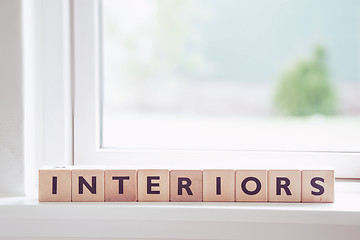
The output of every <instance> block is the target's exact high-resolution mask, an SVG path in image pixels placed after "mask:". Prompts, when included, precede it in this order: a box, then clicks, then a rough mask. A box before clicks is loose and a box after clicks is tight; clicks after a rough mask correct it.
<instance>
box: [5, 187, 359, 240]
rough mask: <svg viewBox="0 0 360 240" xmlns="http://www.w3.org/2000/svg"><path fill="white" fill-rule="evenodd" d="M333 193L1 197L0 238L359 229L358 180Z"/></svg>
mask: <svg viewBox="0 0 360 240" xmlns="http://www.w3.org/2000/svg"><path fill="white" fill-rule="evenodd" d="M335 192H336V194H335V203H316V204H315V203H240V202H235V203H234V202H231V203H209V202H207V203H205V202H202V203H175V202H166V203H144V202H141V203H140V202H137V203H39V202H38V201H37V199H28V198H24V197H2V198H0V238H1V237H47V238H49V237H64V238H66V237H81V238H89V237H94V238H96V237H98V238H137V239H140V238H157V239H231V238H237V237H236V236H237V235H236V234H239V232H238V231H237V230H238V229H239V228H241V225H242V224H245V225H246V226H248V224H260V225H261V226H263V224H267V225H269V224H270V225H269V226H272V225H271V224H295V225H299V226H300V225H303V226H305V225H312V226H313V225H317V226H320V225H322V226H329V227H331V228H334V227H335V228H336V226H347V227H354V228H353V229H355V230H354V231H358V232H360V182H336V191H335ZM214 226H220V229H223V230H224V227H225V228H226V229H227V231H226V232H224V231H221V230H219V229H217V228H215V227H214ZM357 229H359V230H357ZM238 236H240V235H238Z"/></svg>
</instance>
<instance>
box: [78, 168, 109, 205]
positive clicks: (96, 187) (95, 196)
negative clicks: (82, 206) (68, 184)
mask: <svg viewBox="0 0 360 240" xmlns="http://www.w3.org/2000/svg"><path fill="white" fill-rule="evenodd" d="M72 201H73V202H103V201H104V170H92V169H91V170H90V169H89V170H72Z"/></svg>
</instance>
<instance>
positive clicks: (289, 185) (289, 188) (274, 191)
mask: <svg viewBox="0 0 360 240" xmlns="http://www.w3.org/2000/svg"><path fill="white" fill-rule="evenodd" d="M268 189H269V192H268V199H269V202H301V171H300V170H269V172H268Z"/></svg>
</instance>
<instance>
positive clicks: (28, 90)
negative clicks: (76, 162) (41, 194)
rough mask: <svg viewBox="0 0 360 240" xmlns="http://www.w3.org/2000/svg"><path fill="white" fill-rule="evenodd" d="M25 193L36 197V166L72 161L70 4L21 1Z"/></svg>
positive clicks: (54, 1)
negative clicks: (23, 69) (23, 70)
mask: <svg viewBox="0 0 360 240" xmlns="http://www.w3.org/2000/svg"><path fill="white" fill-rule="evenodd" d="M22 4H23V7H22V14H23V22H22V24H23V35H24V37H23V46H24V60H23V61H24V66H25V73H26V74H25V75H24V82H25V84H24V85H25V87H24V96H25V103H24V104H25V193H26V195H28V196H29V195H30V196H33V195H36V190H37V185H38V180H37V179H38V176H37V173H38V169H39V167H41V166H43V165H52V166H64V165H72V159H73V158H72V153H73V150H72V146H73V145H72V139H73V136H72V126H73V124H72V106H71V78H70V66H71V65H70V18H69V16H70V9H69V6H70V3H69V1H57V0H29V1H23V3H22Z"/></svg>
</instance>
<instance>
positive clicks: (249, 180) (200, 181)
mask: <svg viewBox="0 0 360 240" xmlns="http://www.w3.org/2000/svg"><path fill="white" fill-rule="evenodd" d="M39 201H40V202H71V201H72V202H104V201H105V202H135V201H139V202H168V201H171V202H202V201H203V202H234V201H237V202H334V171H332V170H303V171H300V170H236V171H235V170H223V169H222V170H220V169H219V170H216V169H213V170H171V171H169V170H164V169H160V170H150V169H143V170H70V169H43V170H40V171H39Z"/></svg>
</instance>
